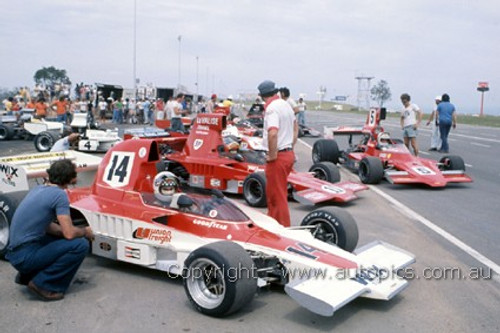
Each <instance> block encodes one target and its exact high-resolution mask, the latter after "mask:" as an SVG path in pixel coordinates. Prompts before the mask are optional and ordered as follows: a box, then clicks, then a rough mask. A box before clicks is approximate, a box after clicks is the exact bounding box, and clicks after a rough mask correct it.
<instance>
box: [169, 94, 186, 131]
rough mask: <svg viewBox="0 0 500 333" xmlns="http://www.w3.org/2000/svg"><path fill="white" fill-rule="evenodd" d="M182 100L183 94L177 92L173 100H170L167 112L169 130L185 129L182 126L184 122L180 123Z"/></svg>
mask: <svg viewBox="0 0 500 333" xmlns="http://www.w3.org/2000/svg"><path fill="white" fill-rule="evenodd" d="M183 100H184V94H182V93H179V94H177V96H176V98H175V101H172V103H170V105H169V110H168V111H167V113H170V115H171V119H170V130H171V131H174V132H184V131H185V130H186V129H185V128H184V124H183V123H182V119H181V117H182V115H183V113H184V111H183V109H182V101H183Z"/></svg>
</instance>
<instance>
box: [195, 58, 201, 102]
mask: <svg viewBox="0 0 500 333" xmlns="http://www.w3.org/2000/svg"><path fill="white" fill-rule="evenodd" d="M199 60H200V57H198V56H196V99H195V103H196V104H198V92H199V89H198V85H199V82H198V68H199V67H198V64H199Z"/></svg>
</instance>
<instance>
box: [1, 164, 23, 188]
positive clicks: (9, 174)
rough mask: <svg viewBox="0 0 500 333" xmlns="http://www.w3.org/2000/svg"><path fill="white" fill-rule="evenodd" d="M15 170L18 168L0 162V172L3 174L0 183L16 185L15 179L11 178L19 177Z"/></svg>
mask: <svg viewBox="0 0 500 333" xmlns="http://www.w3.org/2000/svg"><path fill="white" fill-rule="evenodd" d="M17 170H19V168H14V167H12V166H9V165H5V164H0V173H3V174H4V175H5V176H4V177H3V178H2V183H4V184H7V185H10V186H13V187H16V182H15V179H13V178H14V177H15V178H18V177H19V176H18V174H17Z"/></svg>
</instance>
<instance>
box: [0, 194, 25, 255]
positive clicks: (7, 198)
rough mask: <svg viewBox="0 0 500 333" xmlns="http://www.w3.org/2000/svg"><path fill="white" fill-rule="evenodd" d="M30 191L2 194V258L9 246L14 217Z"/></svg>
mask: <svg viewBox="0 0 500 333" xmlns="http://www.w3.org/2000/svg"><path fill="white" fill-rule="evenodd" d="M27 193H28V191H20V192H14V193H9V194H0V258H3V257H4V255H5V252H7V246H8V245H9V230H10V224H11V223H12V217H14V212H15V211H16V209H17V207H18V206H19V204H20V203H21V201H22V200H23V199H24V197H25V196H26V194H27Z"/></svg>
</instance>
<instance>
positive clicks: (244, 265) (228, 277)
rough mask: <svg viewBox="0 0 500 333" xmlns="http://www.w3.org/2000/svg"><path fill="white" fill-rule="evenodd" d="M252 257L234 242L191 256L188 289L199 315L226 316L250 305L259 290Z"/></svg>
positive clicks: (186, 279)
mask: <svg viewBox="0 0 500 333" xmlns="http://www.w3.org/2000/svg"><path fill="white" fill-rule="evenodd" d="M253 266H254V265H253V261H252V259H251V258H250V255H249V254H248V253H247V252H246V251H245V249H243V248H242V247H241V246H240V245H238V244H236V243H233V242H227V241H222V242H216V243H212V244H208V245H205V246H202V247H200V248H198V249H196V250H194V251H193V252H191V254H190V255H189V256H188V257H187V259H186V261H185V266H184V272H183V278H184V279H183V284H184V290H185V291H186V294H187V296H188V298H189V301H190V302H191V303H192V304H193V305H194V307H195V308H196V310H198V311H199V312H201V313H203V314H206V315H209V316H214V317H223V316H227V315H229V314H231V313H233V312H236V311H238V310H239V309H240V308H242V307H243V306H244V305H247V304H248V303H250V302H251V301H252V299H253V297H254V295H255V292H256V291H257V274H256V272H255V271H254V267H253Z"/></svg>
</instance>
